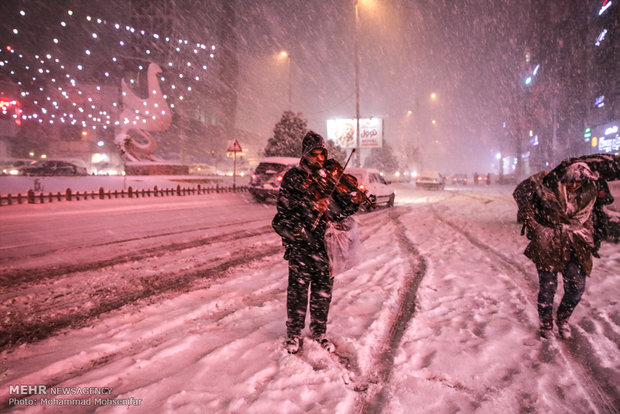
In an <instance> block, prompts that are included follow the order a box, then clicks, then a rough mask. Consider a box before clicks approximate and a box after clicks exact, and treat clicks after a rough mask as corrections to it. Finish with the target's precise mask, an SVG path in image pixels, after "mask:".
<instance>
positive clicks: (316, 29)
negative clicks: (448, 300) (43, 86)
mask: <svg viewBox="0 0 620 414" xmlns="http://www.w3.org/2000/svg"><path fill="white" fill-rule="evenodd" d="M9 3H11V4H12V5H13V6H15V5H16V4H17V5H19V4H20V3H21V4H29V5H32V4H35V5H37V7H38V8H39V9H40V10H43V12H44V11H48V12H49V13H48V14H49V18H50V19H52V18H56V17H55V16H54V12H53V11H54V10H56V11H57V10H58V9H59V8H60V6H59V4H60V3H54V4H53V5H52V4H49V3H46V2H16V1H13V0H9V1H8V3H5V6H4V9H5V10H6V7H8V6H7V5H8V4H9ZM67 3H71V2H67ZM76 4H79V2H78V3H76ZM107 4H108V3H106V2H89V5H88V7H89V8H91V9H92V10H95V12H97V10H99V12H100V13H102V14H106V15H107V16H108V17H109V18H115V16H116V18H119V19H121V18H122V16H123V13H124V11H123V10H122V8H118V7H114V8H106V5H107ZM113 4H116V5H122V4H123V2H118V3H114V2H113ZM175 4H176V6H177V8H178V9H179V10H182V11H181V12H180V13H179V16H180V17H179V18H180V19H184V20H183V21H182V22H181V23H183V24H185V23H187V25H186V26H187V27H188V28H191V29H192V33H191V36H192V37H194V38H195V37H198V38H202V37H204V39H203V41H204V42H205V43H208V44H210V43H211V42H212V40H213V38H214V35H215V33H214V31H209V28H210V25H212V24H213V21H214V16H216V15H217V11H218V10H221V6H220V5H219V4H220V2H218V1H206V2H205V1H201V2H197V1H190V0H186V1H177V2H176V3H175ZM521 4H523V2H520V1H515V0H513V1H491V0H468V1H449V0H439V1H430V0H419V1H410V0H373V1H370V0H365V1H360V2H359V23H360V25H359V29H360V31H359V47H360V53H359V63H360V78H359V79H360V115H361V117H362V118H365V117H372V116H377V117H383V118H384V120H385V121H384V122H385V124H384V126H385V128H384V134H385V139H386V140H387V142H388V143H389V144H390V145H391V146H392V148H393V149H394V150H395V152H396V153H397V155H398V154H400V153H401V152H402V150H403V147H406V146H411V145H414V146H419V147H421V149H422V153H423V164H424V165H423V166H424V167H426V168H434V169H438V170H440V171H442V172H444V173H448V174H450V173H456V172H465V173H470V174H471V173H472V172H474V171H478V172H489V171H491V172H495V171H493V168H494V166H495V165H496V161H495V153H496V152H497V150H498V146H499V144H498V142H499V139H501V138H500V135H501V134H500V133H501V123H502V121H503V118H504V117H505V114H503V113H502V111H501V107H502V105H503V104H505V101H506V100H505V97H506V94H507V93H509V92H510V91H511V89H514V82H515V79H516V69H515V68H516V67H517V65H518V63H519V61H520V59H522V55H523V50H522V49H523V46H522V45H523V42H522V39H523V30H524V29H523V27H522V25H521V24H519V23H520V21H522V15H523V13H524V12H523V10H522V9H521V6H520V5H521ZM235 10H236V12H237V13H236V19H237V24H236V26H237V30H238V35H239V39H240V41H239V43H238V58H239V73H240V78H239V83H238V93H239V96H238V109H237V116H236V126H237V127H238V128H241V129H244V130H250V131H253V132H255V133H257V134H259V135H261V136H264V137H265V143H266V141H267V138H268V137H269V136H270V135H271V133H272V130H273V126H274V124H275V123H276V122H277V121H278V120H279V119H280V116H281V114H282V112H283V111H284V110H286V109H289V108H288V106H289V103H288V87H289V81H288V79H289V77H288V65H287V61H286V59H285V58H282V57H281V56H279V53H280V52H281V51H282V50H286V51H287V52H288V53H289V54H290V56H291V60H290V62H291V70H292V74H291V75H292V76H291V88H292V91H291V92H292V93H291V94H292V108H290V109H292V110H293V111H294V112H301V113H302V114H303V116H304V117H305V118H306V119H307V120H308V126H309V128H311V129H314V130H316V131H317V132H319V133H322V134H325V133H326V121H327V120H328V119H334V118H354V117H355V88H354V87H355V83H354V82H355V80H354V32H355V12H354V2H353V1H352V0H350V1H349V0H346V1H345V0H322V1H307V0H287V1H279V0H260V1H241V0H237V1H236V3H235ZM44 14H45V13H44ZM201 16H202V17H201ZM203 17H204V18H203ZM192 18H193V21H194V23H196V22H198V24H197V25H195V24H190V21H191V20H192ZM38 19H40V20H41V21H38V23H37V25H36V28H33V27H30V28H29V29H28V30H30V31H33V33H32V34H31V35H29V39H30V41H31V42H32V43H33V44H36V42H37V40H38V39H42V41H43V40H45V38H46V37H48V36H49V30H48V29H49V28H48V27H47V23H46V22H45V18H44V17H38ZM185 19H186V20H187V22H186V21H185ZM200 21H204V30H203V31H201V29H198V30H197V29H196V27H199V26H200ZM12 24H13V22H7V21H4V22H3V27H5V28H6V27H12V26H11V25H12ZM50 24H51V23H50ZM209 37H210V38H209ZM100 43H101V44H103V45H105V43H104V42H103V41H101V42H100ZM431 92H434V93H436V94H437V96H438V98H437V99H436V100H435V101H431V100H430V99H429V96H430V93H431ZM408 111H412V114H411V115H409V116H408V115H407V112H408ZM432 119H435V120H436V121H437V124H436V125H435V126H432V125H431V124H430V121H431V120H432Z"/></svg>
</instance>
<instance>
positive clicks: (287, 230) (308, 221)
mask: <svg viewBox="0 0 620 414" xmlns="http://www.w3.org/2000/svg"><path fill="white" fill-rule="evenodd" d="M301 152H302V153H301V160H300V163H299V165H298V166H296V167H294V168H292V169H290V170H289V171H287V172H286V174H285V175H284V177H283V179H282V184H281V187H280V192H279V194H278V200H277V214H276V216H275V217H274V219H273V222H272V225H273V228H274V230H275V231H276V232H277V233H278V235H280V236H281V237H282V243H283V245H284V247H285V253H284V258H285V259H286V260H287V261H288V267H289V275H288V288H287V297H286V307H287V320H286V332H287V340H286V345H285V347H286V350H287V351H288V352H289V353H292V354H294V353H297V352H299V350H300V349H301V348H302V345H303V343H302V338H301V332H302V330H303V328H304V325H305V318H306V311H307V307H308V293H309V294H310V333H311V337H312V339H313V340H315V341H317V342H318V343H319V344H320V345H321V346H322V347H323V348H324V349H326V350H327V351H328V352H334V351H335V345H334V344H333V342H332V341H330V340H329V339H327V338H326V336H325V333H326V329H327V317H328V314H329V306H330V303H331V298H332V287H333V282H334V280H333V276H332V274H331V270H330V263H329V258H328V254H327V250H326V246H325V231H326V228H327V224H328V221H330V220H331V221H335V220H339V219H343V218H345V217H347V216H349V215H351V214H353V213H355V212H356V211H357V210H358V208H359V204H360V203H361V202H362V199H361V198H360V197H359V194H354V193H351V194H341V193H338V192H333V191H331V190H333V188H334V183H333V182H330V178H331V177H329V176H328V175H327V174H326V173H325V170H323V165H324V164H325V161H326V159H327V155H328V154H327V149H326V147H325V142H324V140H323V137H322V136H321V135H319V134H317V133H316V132H313V131H309V132H308V133H307V134H306V135H305V136H304V138H303V142H302V151H301ZM328 209H329V210H328Z"/></svg>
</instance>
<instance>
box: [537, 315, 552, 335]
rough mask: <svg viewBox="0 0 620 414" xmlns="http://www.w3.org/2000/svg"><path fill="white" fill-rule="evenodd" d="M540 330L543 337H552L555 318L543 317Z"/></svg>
mask: <svg viewBox="0 0 620 414" xmlns="http://www.w3.org/2000/svg"><path fill="white" fill-rule="evenodd" d="M539 332H540V336H541V337H543V338H550V337H551V335H552V334H553V319H541V320H540V330H539Z"/></svg>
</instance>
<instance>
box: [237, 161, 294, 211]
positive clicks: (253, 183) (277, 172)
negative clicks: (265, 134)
mask: <svg viewBox="0 0 620 414" xmlns="http://www.w3.org/2000/svg"><path fill="white" fill-rule="evenodd" d="M298 164H299V158H292V157H267V158H263V159H262V160H261V161H260V162H259V164H258V165H257V166H256V169H255V170H254V173H253V174H252V176H251V177H250V183H249V184H248V191H249V192H250V194H252V196H253V197H254V198H255V199H256V200H257V201H265V200H269V199H276V198H277V197H278V193H279V192H280V184H281V183H282V178H283V177H284V174H285V173H286V172H287V171H288V170H290V169H291V168H292V167H294V166H296V165H298Z"/></svg>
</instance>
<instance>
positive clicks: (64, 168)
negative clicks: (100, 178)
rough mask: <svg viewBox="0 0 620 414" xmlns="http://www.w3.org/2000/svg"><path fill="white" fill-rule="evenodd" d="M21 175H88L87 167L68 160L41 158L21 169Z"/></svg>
mask: <svg viewBox="0 0 620 414" xmlns="http://www.w3.org/2000/svg"><path fill="white" fill-rule="evenodd" d="M19 174H20V175H88V173H87V171H86V167H84V166H81V165H77V164H75V163H72V162H68V161H57V160H39V161H36V162H34V163H32V164H30V165H28V166H25V167H21V168H20V169H19Z"/></svg>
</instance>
